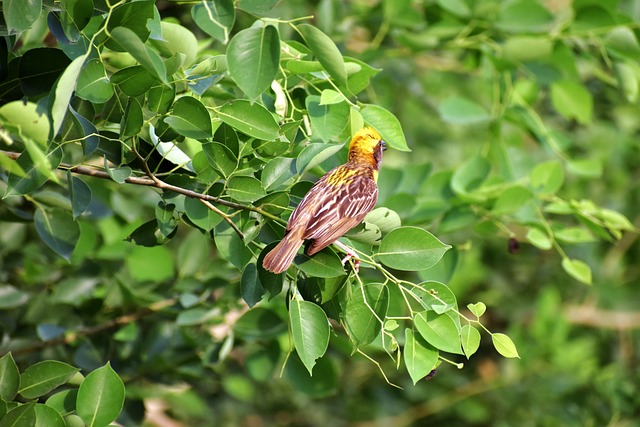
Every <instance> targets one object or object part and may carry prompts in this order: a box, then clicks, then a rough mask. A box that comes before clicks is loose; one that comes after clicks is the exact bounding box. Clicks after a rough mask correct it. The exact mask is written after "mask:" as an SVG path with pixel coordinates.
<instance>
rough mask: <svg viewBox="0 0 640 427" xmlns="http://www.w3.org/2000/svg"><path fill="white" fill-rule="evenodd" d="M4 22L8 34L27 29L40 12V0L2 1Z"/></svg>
mask: <svg viewBox="0 0 640 427" xmlns="http://www.w3.org/2000/svg"><path fill="white" fill-rule="evenodd" d="M2 8H3V12H4V20H5V22H6V26H7V29H8V30H9V33H10V34H15V33H20V32H22V31H24V30H27V29H29V28H30V27H31V26H32V25H33V24H34V23H35V22H36V20H37V19H38V18H39V17H40V13H41V12H42V0H3V1H2Z"/></svg>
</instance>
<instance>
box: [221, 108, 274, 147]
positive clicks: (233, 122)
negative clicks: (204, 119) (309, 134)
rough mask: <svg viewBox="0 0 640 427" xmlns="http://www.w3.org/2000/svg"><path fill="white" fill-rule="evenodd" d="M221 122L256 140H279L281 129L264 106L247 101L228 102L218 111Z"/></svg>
mask: <svg viewBox="0 0 640 427" xmlns="http://www.w3.org/2000/svg"><path fill="white" fill-rule="evenodd" d="M218 117H219V118H220V120H222V121H223V122H225V123H226V124H228V125H229V126H231V127H232V128H234V129H237V130H238V131H240V132H242V133H244V134H246V135H249V136H251V137H254V138H258V139H262V140H265V141H271V140H274V139H278V136H279V131H280V129H279V127H278V123H276V120H275V119H274V118H273V116H272V115H271V113H270V112H269V111H268V110H267V109H266V108H264V107H263V106H262V105H260V104H257V103H251V102H250V101H247V100H236V101H231V102H227V103H226V104H224V105H223V106H222V107H220V109H219V110H218Z"/></svg>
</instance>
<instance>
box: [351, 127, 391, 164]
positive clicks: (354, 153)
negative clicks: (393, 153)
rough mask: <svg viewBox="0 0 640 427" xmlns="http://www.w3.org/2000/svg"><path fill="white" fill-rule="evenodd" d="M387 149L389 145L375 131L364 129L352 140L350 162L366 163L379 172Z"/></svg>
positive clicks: (369, 128) (368, 128)
mask: <svg viewBox="0 0 640 427" xmlns="http://www.w3.org/2000/svg"><path fill="white" fill-rule="evenodd" d="M386 149H387V144H385V142H384V141H383V140H382V137H380V134H379V133H378V132H377V131H376V130H375V129H373V128H371V127H363V128H362V129H360V130H359V131H358V132H356V134H355V135H353V138H352V139H351V143H350V144H349V161H355V162H366V163H368V164H370V165H371V166H373V167H374V168H375V169H376V170H378V169H380V163H382V152H383V151H384V150H386Z"/></svg>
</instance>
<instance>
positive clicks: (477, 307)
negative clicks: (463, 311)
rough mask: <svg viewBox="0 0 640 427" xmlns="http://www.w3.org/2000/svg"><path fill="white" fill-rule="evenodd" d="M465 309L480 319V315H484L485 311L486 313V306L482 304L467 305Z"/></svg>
mask: <svg viewBox="0 0 640 427" xmlns="http://www.w3.org/2000/svg"><path fill="white" fill-rule="evenodd" d="M467 308H468V309H469V311H470V312H471V313H473V315H474V316H476V317H482V315H483V314H484V313H485V311H487V306H486V305H485V303H483V302H477V303H475V304H468V305H467Z"/></svg>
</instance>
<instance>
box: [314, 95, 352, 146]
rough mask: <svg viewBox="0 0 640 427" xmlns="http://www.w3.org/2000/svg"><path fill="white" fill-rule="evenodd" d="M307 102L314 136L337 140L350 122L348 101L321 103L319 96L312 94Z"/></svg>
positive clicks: (325, 139) (326, 140)
mask: <svg viewBox="0 0 640 427" xmlns="http://www.w3.org/2000/svg"><path fill="white" fill-rule="evenodd" d="M305 104H306V107H307V112H308V114H309V119H310V120H311V131H312V136H314V137H317V139H320V140H322V141H324V142H329V141H332V140H337V139H338V137H339V136H340V134H341V133H342V132H343V131H344V130H345V129H346V127H347V124H348V123H349V114H348V113H349V106H348V105H347V103H346V102H340V103H337V104H330V105H321V104H320V97H319V96H317V95H310V96H308V97H307V98H306V100H305Z"/></svg>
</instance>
